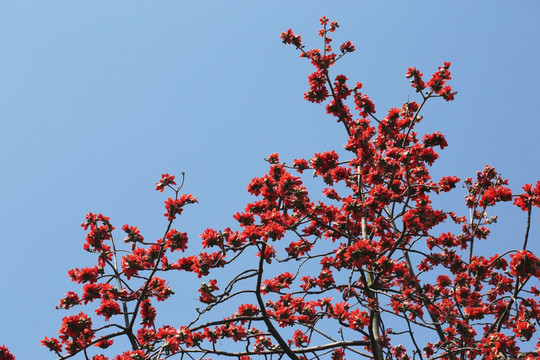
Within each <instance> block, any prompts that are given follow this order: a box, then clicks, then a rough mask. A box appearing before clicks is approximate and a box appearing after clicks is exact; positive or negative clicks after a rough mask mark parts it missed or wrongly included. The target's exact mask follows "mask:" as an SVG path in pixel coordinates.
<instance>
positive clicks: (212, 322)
mask: <svg viewBox="0 0 540 360" xmlns="http://www.w3.org/2000/svg"><path fill="white" fill-rule="evenodd" d="M320 21H321V25H322V26H323V28H322V29H321V30H320V31H319V35H320V36H321V37H322V38H323V44H324V45H323V49H322V50H319V49H312V50H306V49H305V47H304V45H303V43H302V39H301V37H300V36H299V35H295V34H294V33H293V32H292V30H288V31H286V32H284V33H282V35H281V38H282V40H283V42H284V43H285V44H291V45H293V46H295V47H296V49H297V50H298V51H300V54H301V56H302V57H304V58H307V59H308V60H310V61H311V63H312V64H313V65H314V67H315V71H314V72H313V73H312V74H311V75H310V76H309V84H310V89H309V90H308V91H307V92H306V93H305V98H306V99H307V100H308V101H310V102H313V103H318V104H320V103H325V102H326V103H327V106H326V111H327V113H328V114H330V115H332V116H333V117H335V118H336V119H337V122H338V123H340V126H343V128H344V131H345V133H346V135H347V136H346V144H345V147H344V149H345V153H344V154H343V155H339V154H338V153H337V152H336V151H330V152H322V153H316V154H315V155H314V156H313V157H312V158H311V159H310V160H306V159H297V160H294V161H293V164H292V166H289V165H286V163H284V162H281V161H280V159H279V156H278V155H277V154H271V155H270V156H269V157H268V159H267V161H268V162H269V165H270V166H269V171H268V173H267V174H266V175H264V176H262V177H258V178H254V179H253V180H252V181H251V182H250V184H249V185H248V191H249V192H250V193H251V194H252V195H254V196H256V197H257V200H255V201H254V202H252V203H250V204H248V205H247V206H246V208H245V210H244V211H242V212H239V213H237V214H236V215H234V219H235V220H236V221H237V222H238V224H239V228H238V230H232V229H231V228H226V229H224V230H214V229H207V230H205V231H204V233H203V234H202V235H201V239H202V246H203V247H204V248H205V249H208V250H206V251H207V252H206V251H205V252H201V253H199V254H190V253H189V251H188V246H187V244H188V236H187V234H186V233H183V232H181V231H179V230H177V229H175V228H174V221H175V219H176V217H177V216H179V215H181V214H182V212H183V210H184V207H185V206H186V205H189V204H194V203H197V199H196V198H195V197H194V196H193V195H190V194H182V193H181V190H182V185H183V181H184V179H183V177H182V183H180V185H179V186H178V184H177V183H176V178H175V177H174V176H172V175H169V174H163V175H162V177H161V180H160V181H159V182H158V183H157V184H156V190H158V191H161V192H163V191H164V190H167V191H172V193H173V196H172V197H170V198H168V199H167V200H166V201H165V214H164V216H165V217H166V218H167V220H168V223H167V227H166V229H165V230H164V231H163V235H162V237H161V238H160V239H158V240H155V241H154V240H150V241H149V240H147V239H145V237H143V236H142V235H141V234H140V232H139V230H138V229H137V227H135V226H130V225H124V226H122V230H123V231H124V232H125V233H126V236H125V239H124V243H125V244H126V245H125V246H127V248H126V249H122V248H121V247H122V244H120V243H118V242H117V241H116V239H115V236H114V234H115V232H114V230H115V228H114V226H113V225H112V224H111V222H110V219H109V218H108V217H106V216H104V215H101V214H92V213H90V214H88V215H87V217H86V221H85V222H84V223H83V224H82V226H83V228H84V229H85V230H87V231H88V235H87V236H86V241H85V244H84V249H85V250H87V251H89V252H91V253H94V254H95V255H97V264H96V265H95V266H93V267H83V268H81V269H78V268H77V269H72V270H70V271H69V276H70V277H71V279H72V281H74V282H76V283H78V284H81V285H82V291H81V292H78V293H76V292H68V293H67V294H66V296H65V297H64V298H63V299H61V301H60V305H59V307H60V308H64V309H69V308H72V307H79V306H82V307H84V306H88V305H89V303H92V305H94V304H95V307H96V308H95V312H96V314H97V315H98V317H99V318H100V320H99V321H100V323H101V324H100V325H96V324H95V323H94V320H93V319H92V318H91V317H90V315H88V314H87V313H86V312H83V311H80V312H79V313H78V314H74V315H69V316H66V317H64V319H63V321H62V325H61V328H60V331H59V334H60V335H59V337H58V338H48V337H47V338H45V339H44V340H43V341H42V343H43V345H44V346H46V347H47V348H48V349H50V350H51V351H52V352H54V353H55V354H56V355H57V356H58V358H60V359H68V358H71V357H75V356H79V357H80V358H85V359H93V360H102V359H107V357H106V356H105V355H102V354H101V353H102V352H103V351H105V352H108V351H109V350H100V349H99V348H103V349H107V348H110V349H113V350H116V348H117V347H118V346H117V345H120V346H121V345H123V343H122V340H121V339H122V338H124V339H127V341H126V344H127V345H128V346H129V347H130V350H127V351H124V352H123V353H122V354H120V355H117V356H116V357H115V358H114V359H118V360H123V359H164V358H169V357H175V358H193V359H195V358H197V359H202V358H208V357H209V356H214V357H233V358H239V359H242V360H246V359H250V358H252V357H265V358H284V357H285V358H287V357H288V358H291V359H304V358H305V359H322V358H331V359H344V358H345V357H346V356H348V357H349V358H366V359H369V358H372V359H376V360H382V359H413V358H418V359H422V358H428V359H451V360H457V359H460V360H461V359H480V358H481V359H488V360H489V359H518V358H519V359H529V360H530V359H536V358H539V357H540V355H539V353H538V350H539V349H540V345H539V344H537V343H536V342H535V339H534V338H533V335H534V333H535V331H536V328H537V327H538V325H539V322H538V321H539V319H540V308H539V302H538V301H539V300H538V297H539V295H540V291H539V290H538V289H537V287H536V285H537V284H538V279H539V277H540V259H539V258H538V257H537V256H535V255H534V254H533V253H532V252H530V251H529V250H527V243H528V238H529V229H530V225H531V216H532V207H533V206H536V207H539V206H540V181H539V182H538V183H537V184H536V185H535V186H534V187H533V185H530V184H528V185H525V186H523V192H521V193H519V194H513V193H512V191H511V190H510V188H509V187H508V181H507V180H505V179H503V178H502V177H501V176H500V175H499V174H498V172H497V171H495V169H493V168H492V167H489V166H486V168H485V169H483V170H482V171H480V172H478V173H477V174H476V177H475V178H468V179H466V180H465V181H464V182H463V185H464V187H465V189H466V191H467V195H466V197H465V204H466V206H467V208H468V209H469V213H468V216H462V215H461V214H456V213H455V212H452V211H446V210H435V209H433V208H432V206H431V199H432V197H436V196H437V195H439V194H441V193H444V192H449V191H452V190H453V189H454V188H456V185H457V184H458V183H459V182H460V179H458V178H457V177H455V176H445V177H443V178H441V179H439V180H438V181H433V179H432V178H431V176H430V173H429V167H430V166H431V165H432V164H433V163H434V162H435V161H436V160H437V158H438V154H437V152H436V150H435V149H436V148H441V149H443V148H444V147H446V146H447V143H446V140H445V137H444V135H443V134H441V133H440V132H435V133H432V134H425V135H423V136H422V137H420V136H419V135H418V133H417V130H416V129H417V127H418V124H419V123H420V122H421V121H422V116H421V115H420V114H421V110H422V109H423V107H424V105H425V104H426V102H427V101H428V100H431V99H436V98H442V99H444V100H446V101H451V100H453V99H454V96H455V94H456V92H454V91H452V88H451V87H450V86H449V85H447V82H448V80H450V79H451V76H450V70H449V68H450V63H445V64H444V66H442V67H439V69H438V70H437V71H436V72H435V73H434V74H433V76H432V77H431V79H430V80H429V81H428V82H427V83H425V82H424V81H423V78H422V76H423V75H422V73H420V71H419V70H417V69H416V68H410V69H409V71H408V72H407V75H406V76H407V78H409V79H410V81H411V83H412V86H413V88H414V89H415V90H416V92H417V93H418V97H419V102H415V101H408V102H406V103H405V104H403V105H402V106H401V107H399V108H393V109H390V110H389V111H388V114H387V115H386V116H385V117H384V118H379V117H378V116H377V115H376V111H375V106H374V104H373V102H372V101H371V100H370V99H369V97H368V96H366V95H365V94H362V92H361V89H362V84H360V83H357V84H356V85H355V86H354V87H350V85H348V83H347V82H348V79H347V77H345V76H344V75H337V76H335V77H333V76H331V75H330V71H329V70H330V67H331V66H333V65H334V64H335V63H336V62H337V61H338V60H339V59H340V58H341V57H343V56H344V55H345V54H347V53H350V52H353V51H354V50H355V47H354V45H353V44H352V43H351V42H350V41H347V42H345V43H344V44H342V45H341V46H340V48H339V52H337V53H335V52H333V50H332V47H331V44H332V39H331V37H330V35H331V34H332V33H333V32H334V31H335V30H336V29H337V28H338V24H337V22H335V21H332V22H331V21H329V20H328V19H327V18H325V17H323V18H321V20H320ZM351 100H352V103H354V105H355V110H356V111H357V112H358V114H359V118H355V117H354V116H353V115H352V112H351V110H350V108H349V107H348V106H347V103H348V102H350V101H351ZM308 170H309V171H310V172H311V171H312V172H313V175H314V176H315V177H316V178H317V179H318V180H322V187H321V188H324V189H323V190H322V196H321V194H319V193H315V194H314V195H313V193H314V191H312V192H311V193H308V189H307V186H306V185H304V184H305V183H307V181H306V180H305V179H303V176H306V174H307V171H308ZM314 188H315V191H316V190H317V188H316V187H315V186H314ZM317 198H320V200H316V199H317ZM506 201H513V203H514V204H515V205H516V206H517V207H519V208H520V209H521V210H523V211H524V212H525V214H526V215H525V218H526V225H525V228H524V233H525V234H524V237H523V241H522V243H521V244H520V247H519V248H518V249H507V250H505V251H504V252H503V253H502V254H500V255H499V254H496V253H494V254H484V255H479V254H476V253H475V252H474V245H475V242H477V241H481V240H485V239H487V238H488V237H489V235H490V230H489V226H490V224H492V223H494V222H495V221H496V217H494V216H491V217H489V216H488V215H487V213H486V212H487V210H488V208H491V207H493V206H495V205H497V204H498V203H499V202H506ZM490 211H491V209H490ZM444 222H446V224H445V229H446V228H448V227H452V228H453V229H456V230H455V231H454V232H441V231H439V229H440V227H441V225H442V224H443V223H444ZM451 225H453V226H451ZM186 251H188V252H187V253H186ZM179 253H181V254H182V255H177V254H179ZM184 254H185V256H184ZM222 269H225V270H228V271H224V270H222ZM177 271H185V272H191V273H193V274H196V275H197V276H198V277H199V278H202V277H205V278H206V277H209V279H208V280H206V281H205V282H203V283H202V284H201V287H200V289H199V293H200V295H199V301H200V302H201V304H202V305H201V308H200V309H199V308H197V310H196V312H197V316H196V317H195V319H193V321H192V322H190V323H187V324H183V325H181V326H178V324H175V325H174V326H171V325H163V324H158V323H157V321H156V314H157V308H158V305H157V302H159V301H164V300H167V299H168V298H169V297H170V296H171V295H172V294H173V289H171V288H170V287H169V286H168V284H167V282H166V281H165V278H164V277H165V276H171V275H172V274H175V273H176V272H177ZM158 275H159V276H158ZM218 280H219V281H218ZM227 311H229V313H227ZM114 342H117V344H113V343H114ZM118 343H120V344H118ZM402 343H405V344H406V345H401V344H402ZM115 346H116V347H115ZM120 352H121V351H120ZM117 353H118V352H117ZM10 356H11V358H12V355H11V354H9V352H8V350H7V348H5V347H1V348H0V359H10ZM108 356H110V355H108Z"/></svg>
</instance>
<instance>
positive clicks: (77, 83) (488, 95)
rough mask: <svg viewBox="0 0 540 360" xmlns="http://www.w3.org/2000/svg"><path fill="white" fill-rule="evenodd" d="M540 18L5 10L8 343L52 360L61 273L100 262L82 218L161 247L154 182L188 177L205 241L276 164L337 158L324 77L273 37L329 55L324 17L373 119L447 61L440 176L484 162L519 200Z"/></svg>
mask: <svg viewBox="0 0 540 360" xmlns="http://www.w3.org/2000/svg"><path fill="white" fill-rule="evenodd" d="M330 4H331V5H330ZM539 13H540V3H538V2H537V1H533V0H530V1H519V2H518V1H514V2H509V1H475V2H470V1H454V2H435V1H415V2H412V1H385V2H384V3H383V2H373V1H339V2H328V1H326V2H323V1H287V2H285V1H275V2H270V1H268V2H256V1H233V2H222V1H212V2H208V1H206V2H182V1H165V0H163V1H155V2H142V1H125V0H118V1H108V2H105V1H56V0H52V1H46V2H44V1H14V0H11V1H10V0H0V48H1V49H2V52H1V55H0V151H1V154H2V155H1V156H0V167H1V168H2V174H3V175H2V177H1V178H0V198H1V199H2V203H1V206H0V254H1V256H2V261H0V289H1V290H0V291H1V293H2V296H0V324H2V326H0V345H1V344H6V345H8V346H9V347H10V349H11V350H12V351H13V353H14V354H15V356H16V357H17V358H18V359H27V358H47V356H48V355H49V354H48V353H47V351H46V350H45V349H43V348H41V347H40V346H39V340H40V339H42V338H43V337H44V336H49V337H50V336H55V335H56V332H57V331H58V328H59V325H60V321H61V317H62V316H63V315H64V312H62V311H55V310H54V306H56V305H57V304H58V301H59V299H60V298H61V297H62V296H63V294H64V293H65V292H66V291H68V290H70V289H72V285H71V283H70V282H69V280H68V278H67V276H66V274H67V270H68V269H70V268H72V267H81V266H85V265H90V264H92V261H93V258H92V257H91V256H89V255H88V254H86V253H85V252H84V251H83V250H82V243H83V239H84V236H85V234H84V232H83V231H82V229H81V228H80V226H79V225H80V224H81V223H82V221H83V219H84V216H85V214H86V213H88V212H89V211H92V212H96V213H97V212H101V213H103V214H105V215H107V216H109V217H111V221H112V223H113V224H114V225H115V226H116V227H117V228H120V227H121V226H122V225H123V224H125V223H129V224H131V225H137V226H139V228H140V229H141V230H142V231H143V234H144V235H146V236H148V237H149V238H158V237H160V236H161V232H162V229H163V226H164V224H165V219H164V218H163V217H162V216H161V214H162V213H163V210H162V201H163V200H164V199H165V197H164V196H163V195H162V194H159V193H157V192H155V191H153V188H154V183H155V182H156V181H157V180H158V179H159V177H160V175H161V173H164V172H168V173H172V174H179V173H180V172H181V171H185V172H186V174H187V176H186V185H185V191H186V192H189V193H192V194H194V195H195V196H197V197H198V199H199V201H200V205H198V206H195V207H191V208H189V209H187V210H186V215H185V216H182V217H181V218H180V220H179V227H180V228H182V229H183V231H188V232H189V234H190V235H191V239H192V241H197V235H198V234H200V233H201V232H202V231H203V230H204V229H205V228H207V227H216V228H223V227H226V226H231V225H233V221H232V217H231V216H232V215H233V214H234V213H235V212H237V211H239V210H241V209H243V207H244V205H245V203H246V202H247V201H249V200H250V197H249V196H248V194H247V192H246V191H245V187H246V185H247V184H248V182H249V180H250V179H251V178H252V177H254V176H260V175H262V174H264V172H265V171H266V163H265V162H264V161H263V159H264V157H266V156H268V155H269V154H270V153H273V152H278V153H280V154H281V157H282V159H283V160H288V161H289V162H290V161H292V159H294V158H300V157H307V158H309V157H310V156H311V155H312V154H313V153H314V152H320V151H325V150H331V149H334V148H341V146H342V145H343V143H344V141H345V140H344V139H345V138H344V133H343V131H342V129H341V128H340V127H339V126H338V125H337V124H335V122H334V120H333V119H331V118H329V117H328V116H326V115H325V112H324V109H323V108H322V107H321V106H318V105H314V104H311V103H308V102H306V101H305V100H303V92H304V91H306V89H307V76H308V75H309V73H310V72H311V71H312V68H311V65H310V64H309V63H308V62H307V61H305V60H304V59H299V58H298V53H297V52H295V51H294V49H293V47H290V46H284V45H283V44H282V43H281V41H280V39H279V35H280V33H281V32H282V31H284V30H286V29H288V28H292V29H293V30H294V31H295V32H296V33H300V34H301V35H302V36H303V38H304V39H305V42H306V43H307V45H308V46H309V47H320V41H319V38H317V37H316V31H317V30H318V29H319V23H318V19H319V17H320V16H321V15H326V16H328V17H329V18H330V19H336V20H338V21H339V23H340V25H341V27H340V28H339V29H338V32H337V33H336V34H335V36H334V38H335V41H336V43H338V44H340V43H341V42H343V41H345V40H351V41H353V42H354V43H355V44H356V47H357V49H358V50H357V51H356V52H355V53H353V54H350V55H348V56H346V57H345V58H344V59H343V61H341V62H340V63H339V64H338V65H337V66H336V67H335V68H334V69H333V71H334V74H337V73H344V74H346V75H347V76H348V77H349V78H350V79H351V81H353V83H354V82H356V81H361V82H363V84H364V90H365V92H366V93H367V94H368V95H369V96H370V97H371V98H372V99H373V100H374V102H375V104H376V106H377V110H378V114H383V113H385V112H386V111H387V109H388V108H390V107H395V106H400V105H401V104H403V102H405V101H406V100H407V98H408V97H410V99H411V100H413V99H415V95H414V91H413V89H412V88H411V87H410V85H409V83H408V80H407V79H405V77H404V74H405V72H406V71H407V68H408V67H410V66H416V67H418V68H419V69H420V70H421V71H422V72H423V73H424V74H425V76H429V75H430V74H431V73H432V72H433V71H435V70H436V69H437V67H438V66H440V65H442V64H443V62H444V61H451V62H452V67H451V71H452V76H453V80H452V85H453V87H454V89H456V90H458V91H459V93H458V95H457V97H456V100H455V101H454V102H451V103H445V102H444V101H433V102H432V103H430V104H429V106H428V108H427V109H426V111H425V112H424V116H425V119H426V120H425V122H424V123H423V128H422V129H423V130H425V131H426V132H430V131H435V130H440V131H441V132H443V133H445V134H446V135H447V140H448V142H449V144H450V146H449V147H448V148H446V149H445V150H444V152H443V153H442V154H441V160H440V161H439V163H438V164H437V165H435V167H434V169H433V174H434V175H435V176H442V175H450V174H455V175H458V176H459V177H461V178H465V177H469V176H474V174H475V172H476V171H477V170H481V169H482V168H483V167H484V165H485V164H490V165H493V166H495V168H496V169H498V170H499V171H500V172H502V174H503V175H504V176H505V177H507V178H509V180H510V185H511V187H512V188H513V189H514V190H516V191H517V190H518V189H519V188H520V187H521V185H523V184H524V183H527V182H529V183H530V182H536V180H538V179H540V166H539V165H540V164H539V160H538V153H539V151H538V149H539V147H538V133H539V130H540V125H539V122H540V119H539V116H538V110H537V103H538V100H537V97H538V94H539V93H540V86H539V84H540V75H539V73H540V72H539V71H538V59H539V57H540V50H539V49H540V46H539V45H540V22H538V14H539ZM460 191H461V193H460ZM462 191H463V190H461V189H458V190H457V191H456V192H455V193H454V194H455V195H453V196H452V197H450V198H448V201H449V202H451V203H454V202H456V201H460V199H461V197H462V196H464V194H463V193H462ZM456 199H457V200H456ZM456 203H457V202H456ZM502 212H503V213H504V214H505V217H503V218H501V222H500V224H498V226H497V230H498V232H497V233H496V234H495V240H494V241H495V242H496V243H497V244H508V243H511V242H514V241H519V240H520V239H521V237H522V232H523V231H522V230H523V226H522V225H523V224H524V219H523V217H522V216H521V214H520V213H519V212H518V211H517V210H516V211H514V210H512V209H510V207H507V208H503V209H502ZM538 216H540V214H536V220H537V221H536V222H535V223H534V224H533V226H534V227H539V226H540V221H539V220H538V219H539V218H538ZM536 224H538V225H536ZM533 230H534V228H533ZM537 230H538V229H537ZM533 234H534V235H536V239H537V238H538V234H539V232H538V231H536V232H534V233H533ZM120 236H121V235H119V237H120ZM533 240H534V238H533ZM490 246H491V245H490ZM533 246H534V245H533ZM536 246H537V248H538V245H536ZM171 285H172V287H173V288H175V284H174V283H172V284H171ZM176 285H177V286H178V284H176ZM196 297H197V295H196V294H194V295H193V296H191V297H189V296H188V297H187V298H186V299H182V300H178V299H176V298H175V299H173V300H171V301H181V302H182V304H183V305H182V306H186V307H190V306H191V305H193V306H195V305H194V303H193V302H190V301H192V299H193V298H196ZM50 358H53V357H52V356H51V357H50Z"/></svg>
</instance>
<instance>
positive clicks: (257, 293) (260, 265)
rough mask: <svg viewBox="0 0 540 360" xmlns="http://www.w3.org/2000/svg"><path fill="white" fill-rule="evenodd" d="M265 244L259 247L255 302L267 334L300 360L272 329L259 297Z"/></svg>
mask: <svg viewBox="0 0 540 360" xmlns="http://www.w3.org/2000/svg"><path fill="white" fill-rule="evenodd" d="M266 246H267V245H266V243H263V244H262V246H261V257H260V259H259V274H258V276H257V285H256V286H257V288H256V289H255V296H256V297H257V302H258V303H259V307H260V308H261V315H262V317H263V321H264V323H265V324H266V327H267V328H268V332H270V334H272V336H273V337H274V338H275V339H276V341H277V342H278V344H279V345H280V346H281V349H282V350H283V351H284V352H285V353H286V354H287V355H288V356H289V358H291V359H293V360H300V358H299V357H298V356H296V354H295V353H294V352H293V351H292V350H291V348H290V347H289V345H287V342H286V341H285V340H283V338H282V337H281V335H280V334H279V332H278V331H277V329H276V328H275V327H274V324H272V322H271V321H270V319H269V317H268V314H267V313H266V307H265V306H264V301H263V299H262V296H261V283H262V274H263V265H264V251H265V250H266Z"/></svg>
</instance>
